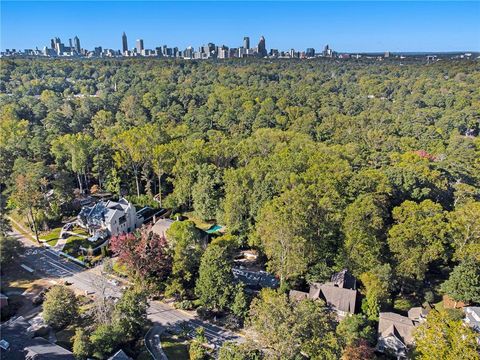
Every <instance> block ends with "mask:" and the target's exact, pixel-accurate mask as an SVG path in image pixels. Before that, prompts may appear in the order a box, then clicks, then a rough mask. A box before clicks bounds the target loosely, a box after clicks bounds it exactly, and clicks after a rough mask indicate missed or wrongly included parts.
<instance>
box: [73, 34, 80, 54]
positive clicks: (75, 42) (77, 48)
mask: <svg viewBox="0 0 480 360" xmlns="http://www.w3.org/2000/svg"><path fill="white" fill-rule="evenodd" d="M73 47H74V48H75V52H76V53H77V54H80V50H81V47H80V39H79V38H78V36H75V37H74V38H73Z"/></svg>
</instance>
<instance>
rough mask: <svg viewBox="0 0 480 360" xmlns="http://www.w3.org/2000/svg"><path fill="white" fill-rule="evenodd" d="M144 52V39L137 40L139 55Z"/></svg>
mask: <svg viewBox="0 0 480 360" xmlns="http://www.w3.org/2000/svg"><path fill="white" fill-rule="evenodd" d="M142 50H143V39H137V53H139V54H141V53H142Z"/></svg>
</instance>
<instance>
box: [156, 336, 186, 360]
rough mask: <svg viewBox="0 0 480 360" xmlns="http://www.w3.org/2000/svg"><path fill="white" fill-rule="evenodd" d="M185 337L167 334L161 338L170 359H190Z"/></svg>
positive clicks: (163, 347)
mask: <svg viewBox="0 0 480 360" xmlns="http://www.w3.org/2000/svg"><path fill="white" fill-rule="evenodd" d="M184 341H185V340H184V339H181V338H177V337H174V336H171V335H170V334H165V335H164V336H162V338H161V343H162V349H163V351H164V352H165V355H167V357H168V358H169V359H178V360H188V359H189V358H190V357H189V355H188V345H187V344H185V343H184Z"/></svg>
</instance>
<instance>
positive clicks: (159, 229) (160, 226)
mask: <svg viewBox="0 0 480 360" xmlns="http://www.w3.org/2000/svg"><path fill="white" fill-rule="evenodd" d="M173 223H174V221H173V220H170V219H159V220H157V221H156V222H155V224H154V225H153V226H152V228H151V229H150V230H151V231H152V232H153V233H154V234H157V235H158V236H160V237H162V238H165V239H166V238H167V230H168V229H169V228H170V226H171V225H172V224H173Z"/></svg>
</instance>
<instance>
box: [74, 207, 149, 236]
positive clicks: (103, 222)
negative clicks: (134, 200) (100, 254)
mask: <svg viewBox="0 0 480 360" xmlns="http://www.w3.org/2000/svg"><path fill="white" fill-rule="evenodd" d="M77 218H78V222H79V223H80V225H81V226H83V227H85V228H87V229H88V231H89V233H90V234H91V235H95V233H96V232H97V231H104V230H107V231H108V234H109V235H111V236H116V235H120V234H122V233H130V232H132V231H134V230H135V229H136V228H137V227H139V226H140V225H141V223H140V219H139V218H137V213H136V211H135V206H133V204H131V203H129V202H128V201H127V200H126V199H124V198H121V199H120V200H118V202H115V201H111V200H108V201H100V202H98V203H96V204H95V205H92V206H84V207H83V208H82V210H81V211H80V213H79V214H78V217H77Z"/></svg>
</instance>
